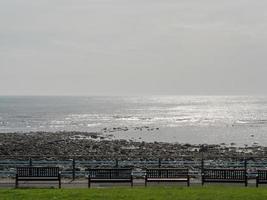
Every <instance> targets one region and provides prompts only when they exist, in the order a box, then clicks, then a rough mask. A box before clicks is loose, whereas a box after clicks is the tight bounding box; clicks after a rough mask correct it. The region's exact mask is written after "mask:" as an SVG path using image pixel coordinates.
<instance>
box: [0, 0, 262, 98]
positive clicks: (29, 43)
mask: <svg viewBox="0 0 267 200" xmlns="http://www.w3.org/2000/svg"><path fill="white" fill-rule="evenodd" d="M266 8H267V2H265V1H256V2H255V1H250V0H236V1H231V0H225V1H216V0H215V1H214V0H202V1H194V0H166V1H163V0H142V1H141V0H135V1H130V0H129V1H125V0H98V1H95V0H55V1H45V0H39V1H36V0H25V1H20V0H8V1H1V2H0V95H22V96H24V95H52V96H61V95H68V96H69V95H70V96H72V95H74V96H92V95H116V96H120V95H266V94H267V88H266V85H267V79H266V74H267V67H266V65H267V59H266V55H265V54H266V52H267V23H266V22H267V14H266Z"/></svg>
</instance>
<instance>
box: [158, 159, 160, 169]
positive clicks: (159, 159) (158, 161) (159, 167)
mask: <svg viewBox="0 0 267 200" xmlns="http://www.w3.org/2000/svg"><path fill="white" fill-rule="evenodd" d="M158 167H159V168H160V167H161V158H159V161H158Z"/></svg>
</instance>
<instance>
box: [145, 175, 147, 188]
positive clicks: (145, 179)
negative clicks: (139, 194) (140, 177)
mask: <svg viewBox="0 0 267 200" xmlns="http://www.w3.org/2000/svg"><path fill="white" fill-rule="evenodd" d="M145 187H147V177H145Z"/></svg>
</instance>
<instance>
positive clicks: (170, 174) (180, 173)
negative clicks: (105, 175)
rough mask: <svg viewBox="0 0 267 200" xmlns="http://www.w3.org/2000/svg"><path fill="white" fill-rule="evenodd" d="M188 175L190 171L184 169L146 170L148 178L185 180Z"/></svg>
mask: <svg viewBox="0 0 267 200" xmlns="http://www.w3.org/2000/svg"><path fill="white" fill-rule="evenodd" d="M188 174H189V170H188V169H183V168H181V169H180V168H179V169H178V168H168V169H167V168H153V169H147V170H146V176H147V178H185V177H187V176H188Z"/></svg>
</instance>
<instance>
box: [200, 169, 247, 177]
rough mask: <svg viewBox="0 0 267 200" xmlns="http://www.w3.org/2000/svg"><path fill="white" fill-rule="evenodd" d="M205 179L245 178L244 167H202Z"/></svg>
mask: <svg viewBox="0 0 267 200" xmlns="http://www.w3.org/2000/svg"><path fill="white" fill-rule="evenodd" d="M203 172H204V174H203V175H204V178H205V179H221V180H245V178H246V170H245V169H204V171H203Z"/></svg>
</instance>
